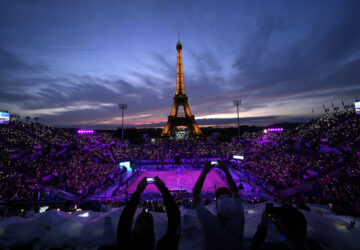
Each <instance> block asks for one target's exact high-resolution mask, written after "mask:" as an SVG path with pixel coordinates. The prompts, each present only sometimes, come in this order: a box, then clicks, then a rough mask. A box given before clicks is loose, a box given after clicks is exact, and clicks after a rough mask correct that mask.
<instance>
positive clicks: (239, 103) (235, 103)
mask: <svg viewBox="0 0 360 250" xmlns="http://www.w3.org/2000/svg"><path fill="white" fill-rule="evenodd" d="M233 103H234V106H235V107H236V111H237V122H238V140H240V118H239V106H241V100H234V101H233Z"/></svg>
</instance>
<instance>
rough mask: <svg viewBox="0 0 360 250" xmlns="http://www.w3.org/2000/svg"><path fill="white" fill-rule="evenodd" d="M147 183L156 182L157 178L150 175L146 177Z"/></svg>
mask: <svg viewBox="0 0 360 250" xmlns="http://www.w3.org/2000/svg"><path fill="white" fill-rule="evenodd" d="M146 181H147V183H154V182H155V178H154V177H148V178H146Z"/></svg>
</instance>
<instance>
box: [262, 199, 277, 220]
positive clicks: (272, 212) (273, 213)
mask: <svg viewBox="0 0 360 250" xmlns="http://www.w3.org/2000/svg"><path fill="white" fill-rule="evenodd" d="M278 211H279V207H274V204H272V203H266V205H265V212H266V213H267V214H268V215H269V216H270V218H271V220H272V221H275V220H276V217H277V215H278Z"/></svg>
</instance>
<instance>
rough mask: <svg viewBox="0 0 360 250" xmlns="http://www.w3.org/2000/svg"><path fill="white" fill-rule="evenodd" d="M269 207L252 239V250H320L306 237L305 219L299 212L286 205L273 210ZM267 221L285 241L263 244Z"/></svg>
mask: <svg viewBox="0 0 360 250" xmlns="http://www.w3.org/2000/svg"><path fill="white" fill-rule="evenodd" d="M269 205H271V206H268V204H267V208H266V209H265V211H264V212H263V214H262V217H261V223H260V224H259V225H258V228H257V231H256V233H255V235H254V237H253V239H252V246H251V248H252V249H279V250H281V249H312V250H315V249H322V248H321V246H320V245H319V244H318V243H317V242H316V241H315V240H313V239H311V238H308V237H306V232H307V223H306V219H305V217H304V215H303V214H302V213H301V212H300V211H299V210H297V209H296V208H294V207H292V206H290V205H287V204H285V205H283V206H281V207H280V208H274V207H273V206H272V204H271V203H270V204H269ZM269 219H271V221H273V223H274V224H275V226H276V227H277V229H278V230H279V232H280V233H281V234H282V235H283V236H284V237H285V241H282V242H268V243H265V239H266V234H267V225H268V222H269Z"/></svg>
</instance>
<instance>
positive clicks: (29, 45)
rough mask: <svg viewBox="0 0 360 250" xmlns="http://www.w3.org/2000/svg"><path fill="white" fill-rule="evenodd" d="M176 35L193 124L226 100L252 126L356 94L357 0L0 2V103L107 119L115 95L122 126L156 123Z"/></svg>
mask: <svg viewBox="0 0 360 250" xmlns="http://www.w3.org/2000/svg"><path fill="white" fill-rule="evenodd" d="M178 33H180V38H181V42H182V45H183V51H182V52H183V67H184V82H185V89H186V94H187V96H188V97H189V105H190V108H191V111H192V113H193V114H194V115H195V117H196V119H197V120H198V122H199V125H200V126H201V125H229V124H232V123H234V122H235V121H236V120H235V119H233V118H235V117H237V115H236V108H235V107H234V106H233V102H232V101H233V100H235V99H242V102H243V105H242V106H241V109H240V117H241V118H242V119H241V123H242V124H258V125H259V124H264V123H274V122H280V121H300V120H305V119H306V118H307V117H311V116H312V114H311V109H312V108H314V110H315V115H317V116H319V115H320V114H321V113H323V104H325V106H327V107H328V108H331V103H334V105H335V106H340V107H341V100H342V99H343V100H344V102H345V104H351V103H353V102H354V98H355V96H357V97H358V98H359V97H360V1H358V0H354V1H347V0H338V1H331V0H324V1H313V0H302V1H288V0H285V1H274V0H271V1H269V0H264V1H260V0H259V1H256V0H255V1H239V0H238V1H226V0H225V1H219V0H217V1H209V0H206V1H194V0H192V1H171V0H165V1H155V0H154V1H152V0H146V1H136V0H132V1H124V0H121V1H120V0H116V1H115V0H113V1H111V0H106V1H103V0H97V1H93V0H86V1H85V0H83V1H74V0H71V1H70V0H69V1H67V0H61V1H60V0H58V1H55V0H54V1H45V0H44V1H26V0H22V1H20V0H9V1H5V0H0V109H2V110H8V111H9V112H11V113H17V114H20V115H21V117H22V118H23V117H25V116H26V115H29V116H31V117H34V116H39V117H40V122H42V123H44V124H48V125H54V126H66V127H71V126H82V127H95V126H96V127H117V126H119V125H120V124H121V112H120V110H119V108H118V104H119V103H127V104H128V109H127V110H126V120H125V124H127V125H128V126H130V125H131V126H133V125H142V126H162V125H164V124H165V122H166V120H167V116H168V115H169V114H170V111H171V106H172V102H173V97H174V94H175V87H176V43H177V39H178ZM208 118H213V119H210V120H204V119H208ZM221 118H224V119H221ZM144 124H145V125H144Z"/></svg>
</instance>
